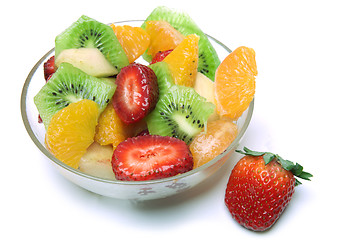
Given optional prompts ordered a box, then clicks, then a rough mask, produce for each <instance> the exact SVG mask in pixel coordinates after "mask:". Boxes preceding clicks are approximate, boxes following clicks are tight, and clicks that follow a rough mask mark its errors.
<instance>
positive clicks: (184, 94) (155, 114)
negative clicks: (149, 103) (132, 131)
mask: <svg viewBox="0 0 360 240" xmlns="http://www.w3.org/2000/svg"><path fill="white" fill-rule="evenodd" d="M214 109H215V106H214V104H212V103H210V102H206V100H205V98H203V97H201V96H200V95H199V94H198V93H196V91H195V90H194V89H193V88H190V87H185V86H179V85H173V86H171V87H170V88H169V90H168V92H167V93H165V94H164V95H163V96H162V97H161V98H160V99H159V101H158V103H157V104H156V107H155V109H154V110H153V111H152V112H151V113H150V114H149V115H148V116H147V117H146V123H147V126H148V130H149V133H150V134H154V135H161V136H171V137H176V138H178V139H181V140H183V141H184V142H186V143H187V144H190V143H191V141H192V140H193V139H194V137H195V136H196V135H197V134H198V133H200V132H201V131H202V130H203V129H204V128H206V124H207V119H208V118H209V116H210V115H211V114H212V113H213V112H214Z"/></svg>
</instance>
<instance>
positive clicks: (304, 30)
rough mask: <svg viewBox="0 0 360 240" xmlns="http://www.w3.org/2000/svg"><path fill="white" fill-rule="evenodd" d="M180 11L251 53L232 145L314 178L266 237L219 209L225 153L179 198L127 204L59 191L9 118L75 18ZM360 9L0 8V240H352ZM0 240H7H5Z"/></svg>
mask: <svg viewBox="0 0 360 240" xmlns="http://www.w3.org/2000/svg"><path fill="white" fill-rule="evenodd" d="M158 5H166V6H168V7H171V8H176V9H180V10H184V11H186V12H188V13H189V14H190V16H192V18H193V19H194V20H195V22H196V23H197V24H198V25H199V26H200V27H201V28H202V29H203V31H204V32H206V33H208V34H210V35H212V36H214V37H216V38H218V39H219V40H221V41H222V42H223V43H224V44H225V45H227V46H228V47H230V48H231V49H235V48H236V47H238V46H242V45H245V46H248V47H252V48H254V49H255V51H256V54H257V55H256V59H257V64H258V71H259V75H258V77H257V91H256V101H255V111H254V114H253V118H252V121H251V124H250V126H249V128H248V131H247V133H246V135H245V137H244V138H243V140H242V142H241V144H240V145H241V147H242V146H244V145H245V146H247V147H249V148H251V149H254V150H259V151H273V152H275V153H279V154H280V155H281V156H283V157H284V158H286V159H290V160H292V161H294V162H299V163H301V164H302V165H303V166H304V168H305V170H307V171H309V172H311V173H313V175H314V178H313V180H312V181H311V182H304V184H303V185H302V186H300V187H297V189H296V192H295V195H294V197H293V200H292V201H291V203H290V205H289V206H288V208H287V209H286V211H285V212H284V214H283V215H282V216H281V218H280V219H279V221H278V222H277V223H276V224H275V225H274V226H273V228H272V229H271V230H270V231H267V232H265V233H254V232H251V231H249V230H246V229H244V228H242V227H241V226H240V225H238V224H237V223H236V222H235V221H234V220H233V219H232V218H231V216H230V214H229V213H228V211H227V209H226V207H225V205H224V192H225V187H226V183H227V179H228V176H229V174H230V171H231V169H232V167H233V166H234V165H235V163H236V162H237V161H238V160H239V158H240V155H238V154H234V155H233V156H232V158H231V159H230V160H229V161H228V162H227V163H226V164H225V165H224V166H223V168H222V169H221V170H220V171H219V172H218V173H216V174H215V175H213V176H212V177H211V178H210V179H209V180H208V181H207V182H205V183H203V184H201V185H199V186H198V187H195V188H193V189H191V190H189V191H188V192H186V193H185V194H183V195H181V196H176V197H172V198H168V199H163V200H158V201H151V202H144V203H141V204H139V203H133V202H128V201H120V200H116V199H110V198H106V197H101V196H99V195H96V194H93V193H90V192H88V191H86V190H83V189H81V188H79V187H77V186H75V185H74V184H72V183H70V182H68V181H67V180H66V179H64V178H63V177H62V176H61V175H60V174H58V173H57V172H56V170H55V169H54V168H53V166H52V165H51V164H50V163H49V162H48V161H47V160H46V158H45V157H44V156H43V155H42V154H41V153H40V151H38V150H37V148H36V146H35V145H34V144H33V143H32V141H31V139H30V137H29V136H28V135H27V133H26V131H25V128H24V126H23V123H22V120H21V115H20V93H21V89H22V85H23V83H24V81H25V78H26V77H27V74H28V73H29V72H30V70H31V68H32V66H33V65H34V64H35V63H36V62H37V60H38V59H40V58H41V57H42V56H43V55H44V54H45V53H46V52H47V51H48V50H49V49H51V48H52V47H53V46H54V38H55V36H56V35H57V34H59V33H60V32H61V31H63V30H64V29H65V28H66V27H68V26H69V25H70V24H71V23H72V22H74V21H75V20H76V19H77V18H78V17H80V16H81V15H82V14H86V15H88V16H90V17H92V18H94V19H97V20H99V21H101V22H104V23H110V22H114V21H121V20H132V19H144V18H145V17H146V16H147V15H148V14H149V13H150V12H151V11H152V9H153V8H155V7H156V6H158ZM359 10H360V7H359V5H358V4H356V1H329V0H328V1H315V0H312V1H307V0H302V1H269V0H266V1H226V0H222V1H186V0H183V1H176V2H173V1H154V0H152V1H150V0H147V1H120V0H118V1H106V0H102V1H99V2H96V1H74V0H72V1H68V0H62V1H20V2H19V1H8V2H7V3H6V6H2V7H1V9H0V18H1V29H2V34H1V37H0V41H1V44H0V46H1V54H0V57H1V60H2V61H1V82H2V84H3V85H4V86H3V87H1V90H0V91H1V94H0V96H1V110H2V115H1V118H0V119H1V129H2V131H1V152H2V153H3V154H2V157H1V174H0V187H1V188H0V189H1V198H0V199H1V200H0V201H1V202H0V203H1V204H0V216H1V219H2V224H1V227H0V229H1V230H0V238H1V239H25V238H29V239H75V237H79V238H81V239H111V238H112V239H125V238H127V237H135V239H137V238H139V237H146V238H147V239H153V238H154V239H155V238H157V237H161V238H165V237H166V238H167V239H180V238H188V237H189V236H190V237H191V236H196V237H201V239H206V238H209V237H213V238H215V237H223V238H224V236H226V235H227V234H229V235H228V236H233V237H234V238H237V239H265V238H266V239H275V237H276V239H285V238H287V237H288V236H289V235H291V238H293V239H303V238H309V237H310V238H311V239H315V237H321V239H325V238H326V237H333V238H337V237H342V238H344V239H346V238H350V236H352V238H355V236H356V235H357V231H356V228H357V225H358V222H359V220H358V215H359V214H360V212H359V207H358V203H359V200H360V199H359V194H358V193H359V186H358V184H357V182H358V181H357V180H358V177H357V174H358V171H359V167H360V166H359V161H360V159H359V153H358V150H359V146H358V143H359V134H360V131H359V125H358V123H359V121H360V117H359V115H360V114H359V113H358V112H359V103H360V101H359V97H358V89H359V84H358V82H359V81H360V73H359V69H360V67H359V65H360V60H359V55H360V37H359V36H360V35H359V33H360V14H359ZM5 236H6V237H5Z"/></svg>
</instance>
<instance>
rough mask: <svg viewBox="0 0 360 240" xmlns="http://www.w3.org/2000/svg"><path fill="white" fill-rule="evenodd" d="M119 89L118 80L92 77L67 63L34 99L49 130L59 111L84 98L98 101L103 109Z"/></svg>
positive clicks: (61, 66)
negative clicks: (53, 118) (52, 118)
mask: <svg viewBox="0 0 360 240" xmlns="http://www.w3.org/2000/svg"><path fill="white" fill-rule="evenodd" d="M115 90H116V84H115V82H114V81H112V80H110V79H99V78H96V77H93V76H90V75H88V74H86V73H84V72H83V71H81V70H80V69H78V68H76V67H74V66H72V65H71V64H69V63H66V62H64V63H62V64H60V66H59V68H58V69H57V70H56V72H55V73H54V74H53V76H52V77H51V78H50V79H49V81H48V82H47V83H46V84H45V85H44V86H43V87H42V88H41V89H40V91H39V92H38V93H37V94H36V96H35V97H34V102H35V105H36V107H37V109H38V111H39V114H40V117H41V119H42V120H43V123H44V125H45V128H46V129H47V127H48V125H49V123H50V120H51V117H52V116H53V115H54V114H55V113H56V112H58V111H59V110H61V109H62V108H64V107H66V106H68V105H69V104H70V103H73V102H77V101H80V100H82V99H89V100H93V101H95V102H96V103H97V104H98V106H99V109H100V112H102V111H103V110H104V109H105V107H106V106H107V104H108V103H109V102H110V100H111V98H112V96H113V95H114V92H115Z"/></svg>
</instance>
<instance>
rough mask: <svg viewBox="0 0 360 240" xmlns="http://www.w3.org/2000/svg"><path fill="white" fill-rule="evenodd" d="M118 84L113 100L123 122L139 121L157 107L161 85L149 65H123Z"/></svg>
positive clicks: (117, 80) (117, 78) (117, 79)
mask: <svg viewBox="0 0 360 240" xmlns="http://www.w3.org/2000/svg"><path fill="white" fill-rule="evenodd" d="M116 85H117V88H116V91H115V94H114V96H113V101H112V102H113V106H114V109H115V111H116V113H117V114H118V115H119V117H120V118H121V120H122V121H123V122H125V123H128V124H129V123H134V122H138V121H140V120H141V119H143V118H144V117H145V116H146V115H147V114H148V113H149V112H150V111H152V110H153V109H154V108H155V105H156V103H157V101H158V98H159V87H158V83H157V77H156V75H155V73H154V71H153V70H152V69H151V68H149V67H148V66H145V65H142V64H139V63H133V64H130V65H128V66H126V67H123V68H122V69H121V71H120V73H119V74H118V75H117V77H116Z"/></svg>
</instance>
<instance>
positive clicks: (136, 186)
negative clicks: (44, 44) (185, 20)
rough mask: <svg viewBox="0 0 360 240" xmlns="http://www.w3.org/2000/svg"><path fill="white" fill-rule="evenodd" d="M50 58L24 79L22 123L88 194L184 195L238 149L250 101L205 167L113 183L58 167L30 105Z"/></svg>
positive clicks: (223, 51)
mask: <svg viewBox="0 0 360 240" xmlns="http://www.w3.org/2000/svg"><path fill="white" fill-rule="evenodd" d="M142 23H143V20H132V21H122V22H116V23H114V24H115V25H131V26H140V25H141V24H142ZM207 36H208V38H209V40H210V42H211V43H212V44H213V46H214V48H215V50H216V51H217V53H218V55H219V58H220V60H223V59H224V58H225V57H226V56H227V55H228V54H229V53H230V52H231V50H230V49H229V48H228V47H226V46H225V45H224V44H222V43H221V42H220V41H218V40H216V39H215V38H213V37H211V36H209V35H207ZM52 55H54V49H51V50H50V51H48V52H47V53H46V54H45V55H44V56H43V57H42V58H41V59H40V60H39V61H38V62H37V63H36V64H35V66H34V67H33V68H32V70H31V71H30V73H29V75H28V77H27V78H26V81H25V83H24V86H23V90H22V94H21V114H22V118H23V122H24V125H25V128H26V130H27V132H28V134H29V135H30V138H31V139H32V141H33V142H34V143H35V145H36V146H37V148H38V149H39V150H40V151H41V152H42V153H43V154H44V155H45V156H46V158H47V159H49V160H50V161H51V162H52V163H53V165H54V166H55V168H57V170H58V171H59V172H60V173H61V174H62V175H63V176H64V177H65V178H67V179H68V180H69V181H71V182H73V183H74V184H77V185H78V186H81V187H82V188H84V189H87V190H89V191H91V192H94V193H97V194H100V195H103V196H107V197H112V198H118V199H128V200H149V199H159V198H165V197H168V196H172V195H175V194H179V193H181V192H183V191H186V190H188V189H190V188H192V187H194V186H196V185H197V184H199V183H201V182H202V181H204V180H206V179H207V178H208V177H210V176H211V175H212V174H213V173H214V172H216V171H217V170H218V169H219V168H220V167H221V166H222V165H223V164H224V163H225V162H226V160H227V159H228V158H229V156H230V155H231V154H232V153H233V152H234V150H235V148H236V147H237V146H238V144H239V142H240V140H241V138H242V137H243V136H244V134H245V131H246V129H247V127H248V125H249V123H250V120H251V116H252V113H253V109H254V101H252V102H251V104H250V106H249V107H248V109H247V110H246V111H245V112H244V113H243V114H242V116H241V117H240V118H239V119H238V120H237V122H236V124H237V126H238V134H237V136H236V138H235V140H234V141H233V142H232V143H231V144H230V146H229V147H228V148H227V149H226V150H225V151H224V152H223V153H221V154H220V155H218V156H216V157H215V158H214V159H212V160H211V161H209V162H208V163H206V164H204V165H202V166H200V167H198V168H196V169H193V170H191V171H189V172H186V173H183V174H180V175H176V176H173V177H169V178H164V179H159V180H151V181H116V180H107V179H103V178H99V177H95V176H91V175H88V174H85V173H83V172H81V171H79V170H77V169H74V168H72V167H69V166H67V165H66V164H64V163H62V162H61V161H60V160H58V159H57V158H55V157H54V156H53V155H52V154H51V153H50V152H49V151H48V150H47V148H46V146H45V143H44V140H45V128H44V125H43V124H41V123H38V111H37V109H36V106H35V104H34V96H35V95H36V94H37V92H38V91H39V90H40V89H41V87H42V86H43V85H44V84H45V80H44V72H43V64H44V62H45V61H46V60H47V59H48V58H49V57H51V56H52ZM142 61H144V60H137V62H142Z"/></svg>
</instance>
